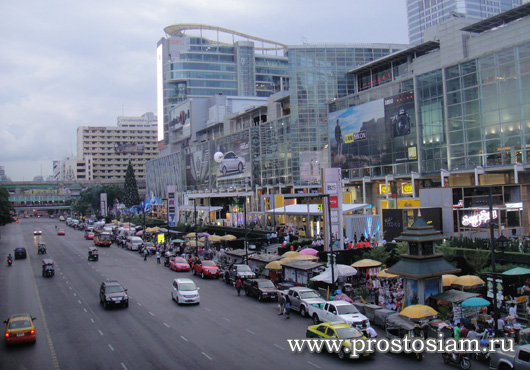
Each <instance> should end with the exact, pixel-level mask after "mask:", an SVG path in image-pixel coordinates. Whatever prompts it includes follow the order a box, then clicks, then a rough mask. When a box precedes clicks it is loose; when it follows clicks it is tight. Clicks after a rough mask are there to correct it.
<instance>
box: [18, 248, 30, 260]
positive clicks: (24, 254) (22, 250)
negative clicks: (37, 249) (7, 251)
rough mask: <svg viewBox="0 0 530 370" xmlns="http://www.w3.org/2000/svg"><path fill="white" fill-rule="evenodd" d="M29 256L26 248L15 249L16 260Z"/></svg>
mask: <svg viewBox="0 0 530 370" xmlns="http://www.w3.org/2000/svg"><path fill="white" fill-rule="evenodd" d="M27 256H28V253H27V252H26V248H22V247H20V248H15V259H16V260H21V259H24V258H26V257H27Z"/></svg>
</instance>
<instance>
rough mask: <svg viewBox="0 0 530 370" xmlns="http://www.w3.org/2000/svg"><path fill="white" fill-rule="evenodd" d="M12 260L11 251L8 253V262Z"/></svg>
mask: <svg viewBox="0 0 530 370" xmlns="http://www.w3.org/2000/svg"><path fill="white" fill-rule="evenodd" d="M12 261H13V257H12V256H11V253H9V254H8V255H7V263H9V262H12Z"/></svg>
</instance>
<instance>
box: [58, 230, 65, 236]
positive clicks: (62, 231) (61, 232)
mask: <svg viewBox="0 0 530 370" xmlns="http://www.w3.org/2000/svg"><path fill="white" fill-rule="evenodd" d="M57 235H66V234H65V232H64V230H63V229H57Z"/></svg>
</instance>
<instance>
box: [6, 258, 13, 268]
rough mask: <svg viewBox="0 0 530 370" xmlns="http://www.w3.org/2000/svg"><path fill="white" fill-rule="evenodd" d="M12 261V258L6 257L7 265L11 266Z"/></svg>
mask: <svg viewBox="0 0 530 370" xmlns="http://www.w3.org/2000/svg"><path fill="white" fill-rule="evenodd" d="M12 263H13V260H12V259H11V258H9V257H8V258H7V265H8V266H11V264H12Z"/></svg>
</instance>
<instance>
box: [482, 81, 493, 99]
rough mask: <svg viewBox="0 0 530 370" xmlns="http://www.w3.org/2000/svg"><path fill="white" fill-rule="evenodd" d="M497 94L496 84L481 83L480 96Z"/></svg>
mask: <svg viewBox="0 0 530 370" xmlns="http://www.w3.org/2000/svg"><path fill="white" fill-rule="evenodd" d="M495 94H497V85H496V84H491V85H482V96H483V97H486V96H492V95H495Z"/></svg>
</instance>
